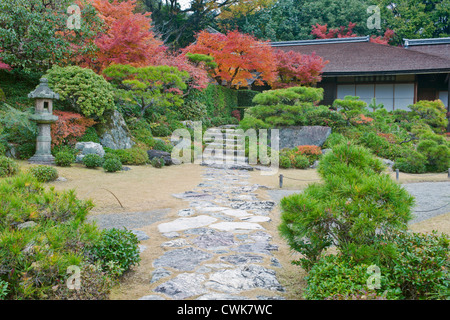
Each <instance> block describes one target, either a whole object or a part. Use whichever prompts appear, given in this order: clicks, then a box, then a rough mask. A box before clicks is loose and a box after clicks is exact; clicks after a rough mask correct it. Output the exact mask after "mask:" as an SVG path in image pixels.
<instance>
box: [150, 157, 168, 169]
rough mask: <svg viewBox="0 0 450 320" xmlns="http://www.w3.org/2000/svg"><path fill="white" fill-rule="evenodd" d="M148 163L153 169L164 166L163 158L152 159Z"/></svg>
mask: <svg viewBox="0 0 450 320" xmlns="http://www.w3.org/2000/svg"><path fill="white" fill-rule="evenodd" d="M150 163H151V165H152V166H153V167H155V168H162V167H164V165H165V162H164V158H153V159H152V160H151V162H150Z"/></svg>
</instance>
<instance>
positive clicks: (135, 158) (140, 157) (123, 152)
mask: <svg viewBox="0 0 450 320" xmlns="http://www.w3.org/2000/svg"><path fill="white" fill-rule="evenodd" d="M105 151H106V154H114V155H116V156H117V158H118V159H119V160H120V162H121V163H122V164H124V165H135V166H139V165H144V164H146V163H148V161H149V160H148V154H147V151H146V150H144V149H142V148H140V147H138V146H134V147H132V148H130V149H117V150H113V149H109V148H107V149H105Z"/></svg>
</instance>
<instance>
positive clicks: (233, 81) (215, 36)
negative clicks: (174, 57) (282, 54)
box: [184, 31, 277, 88]
mask: <svg viewBox="0 0 450 320" xmlns="http://www.w3.org/2000/svg"><path fill="white" fill-rule="evenodd" d="M184 52H191V53H199V54H206V55H210V56H212V57H214V61H215V62H216V63H217V67H216V68H215V69H214V70H212V74H211V76H212V77H213V78H214V79H215V80H216V81H217V82H218V83H219V84H221V85H226V86H227V87H230V88H231V87H235V88H239V87H245V86H248V85H250V84H251V82H252V81H253V80H254V81H255V83H256V84H263V83H264V81H265V82H267V83H268V84H272V83H273V82H274V81H275V80H276V77H277V72H276V69H277V65H276V60H275V56H274V53H273V50H272V48H271V46H270V44H269V43H268V42H265V41H259V40H257V39H256V38H255V37H253V36H251V35H247V34H243V33H240V32H238V31H230V32H228V33H227V34H222V33H209V32H207V31H201V32H200V33H198V34H197V41H196V42H195V43H194V44H192V45H190V46H189V47H187V48H185V49H184Z"/></svg>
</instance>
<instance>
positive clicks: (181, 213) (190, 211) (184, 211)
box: [178, 209, 195, 217]
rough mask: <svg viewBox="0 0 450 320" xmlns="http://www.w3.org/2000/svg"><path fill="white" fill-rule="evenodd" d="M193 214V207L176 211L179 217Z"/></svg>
mask: <svg viewBox="0 0 450 320" xmlns="http://www.w3.org/2000/svg"><path fill="white" fill-rule="evenodd" d="M194 214H195V211H194V209H182V210H180V211H178V216H180V217H189V216H192V215H194Z"/></svg>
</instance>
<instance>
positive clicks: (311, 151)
mask: <svg viewBox="0 0 450 320" xmlns="http://www.w3.org/2000/svg"><path fill="white" fill-rule="evenodd" d="M295 154H297V155H302V156H304V157H306V158H307V159H308V161H309V164H310V165H312V164H313V163H314V162H315V161H316V160H319V159H320V158H321V157H322V149H320V147H318V146H314V145H304V146H298V147H297V150H295Z"/></svg>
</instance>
